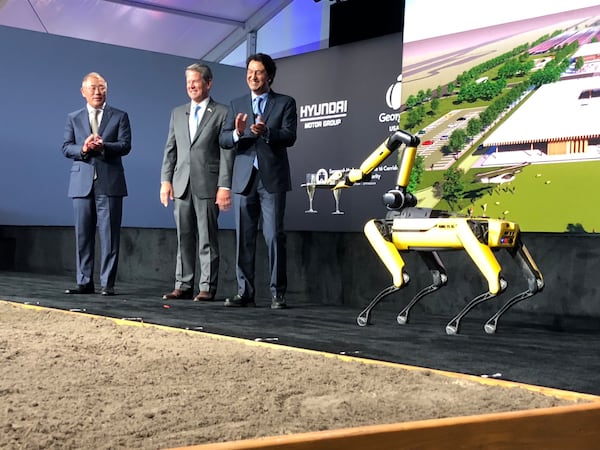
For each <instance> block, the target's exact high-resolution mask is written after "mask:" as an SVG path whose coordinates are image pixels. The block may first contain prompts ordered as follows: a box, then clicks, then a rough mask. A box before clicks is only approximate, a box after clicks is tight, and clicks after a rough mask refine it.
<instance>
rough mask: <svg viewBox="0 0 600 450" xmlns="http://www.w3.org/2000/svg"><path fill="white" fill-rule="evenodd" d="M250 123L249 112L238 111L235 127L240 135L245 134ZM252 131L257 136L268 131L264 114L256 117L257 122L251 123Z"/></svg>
mask: <svg viewBox="0 0 600 450" xmlns="http://www.w3.org/2000/svg"><path fill="white" fill-rule="evenodd" d="M247 124H248V114H242V113H238V115H237V116H236V117H235V129H236V131H237V134H238V136H243V135H244V131H245V130H246V125H247ZM250 132H251V133H252V134H254V135H256V136H262V135H264V134H265V133H266V132H267V125H266V124H265V122H264V121H263V118H262V116H257V117H256V123H253V124H251V125H250Z"/></svg>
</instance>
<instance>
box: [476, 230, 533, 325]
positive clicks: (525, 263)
mask: <svg viewBox="0 0 600 450" xmlns="http://www.w3.org/2000/svg"><path fill="white" fill-rule="evenodd" d="M507 250H508V252H509V253H510V255H511V256H512V258H513V259H514V260H515V261H516V262H517V263H518V264H519V266H520V267H521V270H522V271H523V273H524V274H525V277H526V278H527V285H528V288H527V290H525V291H523V292H520V293H518V294H516V295H514V296H513V297H511V298H510V299H509V300H508V301H507V302H506V303H505V304H504V305H503V306H502V308H500V309H499V310H498V312H496V314H494V315H493V316H492V317H491V318H490V319H489V320H488V321H487V322H486V323H485V325H484V326H483V329H484V331H485V332H486V333H487V334H494V333H495V332H496V328H497V326H498V319H499V318H500V316H501V315H502V314H504V313H505V312H506V311H508V310H509V309H510V308H512V307H513V306H514V305H516V304H517V303H519V302H520V301H521V300H525V299H526V298H529V297H531V296H533V295H535V294H537V293H539V292H541V291H542V289H544V278H543V277H542V273H541V272H540V270H539V269H538V268H537V266H536V264H535V261H534V260H533V258H532V257H531V254H530V253H529V250H527V247H525V244H523V242H522V241H521V236H520V235H519V237H518V238H517V242H516V245H515V246H514V247H512V248H510V249H507Z"/></svg>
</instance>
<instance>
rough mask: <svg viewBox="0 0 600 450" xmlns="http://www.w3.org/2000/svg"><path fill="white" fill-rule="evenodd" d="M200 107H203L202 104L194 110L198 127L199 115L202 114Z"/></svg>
mask: <svg viewBox="0 0 600 450" xmlns="http://www.w3.org/2000/svg"><path fill="white" fill-rule="evenodd" d="M200 108H202V106H200V105H196V109H195V110H194V119H195V120H196V127H198V116H199V114H200Z"/></svg>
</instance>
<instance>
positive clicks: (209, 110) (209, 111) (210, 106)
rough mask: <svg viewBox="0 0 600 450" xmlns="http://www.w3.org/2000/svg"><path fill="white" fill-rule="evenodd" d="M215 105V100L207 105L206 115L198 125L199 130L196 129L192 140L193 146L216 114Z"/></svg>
mask: <svg viewBox="0 0 600 450" xmlns="http://www.w3.org/2000/svg"><path fill="white" fill-rule="evenodd" d="M213 103H214V102H213V100H212V99H210V101H209V102H208V104H207V105H206V111H204V114H203V115H202V120H201V121H200V123H199V124H198V128H196V134H195V135H194V138H193V139H192V144H193V143H194V142H195V141H196V139H198V137H199V136H200V134H201V133H202V130H203V129H204V127H205V126H206V124H207V123H209V122H210V121H211V120H212V116H213V114H214V109H213V106H214V105H213Z"/></svg>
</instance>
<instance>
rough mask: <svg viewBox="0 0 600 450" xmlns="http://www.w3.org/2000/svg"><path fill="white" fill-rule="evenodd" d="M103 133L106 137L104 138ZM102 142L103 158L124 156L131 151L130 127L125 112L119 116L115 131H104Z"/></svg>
mask: <svg viewBox="0 0 600 450" xmlns="http://www.w3.org/2000/svg"><path fill="white" fill-rule="evenodd" d="M105 133H107V134H106V137H105ZM102 138H103V140H104V152H103V153H104V157H105V158H110V157H111V156H125V155H127V154H129V152H130V151H131V125H130V123H129V115H128V114H127V113H126V112H121V113H120V114H119V121H118V124H117V127H116V129H114V130H112V129H111V130H105V132H103V136H102Z"/></svg>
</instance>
